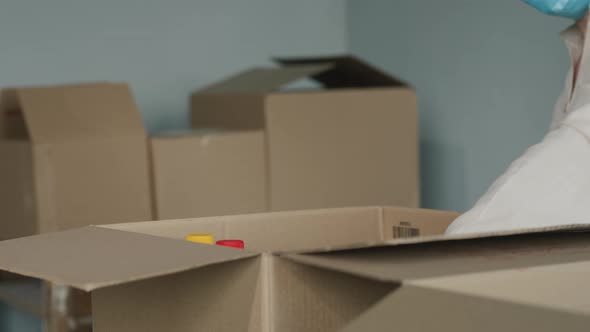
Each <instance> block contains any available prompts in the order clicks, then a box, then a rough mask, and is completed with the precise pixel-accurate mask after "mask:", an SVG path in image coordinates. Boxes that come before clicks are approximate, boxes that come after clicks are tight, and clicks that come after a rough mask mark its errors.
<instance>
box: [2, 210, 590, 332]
mask: <svg viewBox="0 0 590 332" xmlns="http://www.w3.org/2000/svg"><path fill="white" fill-rule="evenodd" d="M455 217H456V215H455V214H453V213H445V212H437V211H428V210H412V209H400V208H349V209H335V210H317V211H304V212H285V213H271V214H258V215H246V216H232V217H216V218H202V219H192V220H191V219H189V220H177V221H159V222H145V223H135V224H133V223H131V224H119V225H105V226H100V227H93V226H91V227H86V228H81V229H76V230H70V231H66V232H61V233H51V234H45V235H39V236H35V237H30V238H22V239H17V240H10V241H5V242H0V268H2V269H4V270H8V271H11V272H15V273H19V274H23V275H28V276H33V277H37V278H42V279H46V280H49V281H52V282H56V283H62V284H67V285H71V286H73V287H77V288H80V289H83V290H86V291H89V292H92V301H93V314H94V329H95V331H99V332H101V331H230V330H231V331H236V330H238V331H244V330H248V331H337V330H340V329H342V328H345V329H346V331H363V332H365V331H392V330H394V331H395V330H399V331H441V330H451V331H459V332H467V331H490V332H491V331H498V330H504V331H531V332H532V331H535V332H537V331H547V332H549V331H558V330H563V331H587V328H588V324H589V323H590V309H589V308H590V290H588V288H587V287H585V283H586V280H587V279H588V277H590V233H589V232H586V230H588V229H589V227H590V225H577V226H563V227H556V228H545V229H537V230H526V231H523V232H520V233H518V232H512V233H504V234H485V235H474V236H462V237H445V236H441V235H436V234H441V233H442V232H443V230H444V229H445V228H446V226H447V225H448V224H449V223H450V222H451V221H452V220H453V219H454V218H455ZM192 232H208V233H212V234H213V235H215V237H216V238H218V239H223V238H226V239H227V238H241V239H243V240H245V241H246V243H247V247H248V249H249V250H248V251H242V250H235V249H230V248H225V247H216V246H208V245H201V244H194V243H188V242H186V241H184V240H183V238H184V236H185V235H186V234H187V233H192ZM415 235H424V236H423V237H418V238H407V237H408V236H410V237H411V236H415ZM395 237H401V238H395Z"/></svg>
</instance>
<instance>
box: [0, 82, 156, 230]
mask: <svg viewBox="0 0 590 332" xmlns="http://www.w3.org/2000/svg"><path fill="white" fill-rule="evenodd" d="M147 153H148V152H147V138H146V133H145V130H144V127H143V123H142V120H141V117H140V115H139V112H138V110H137V107H136V105H135V102H134V100H133V97H132V95H131V91H130V90H129V88H128V87H127V86H126V85H124V84H108V83H101V84H83V85H67V86H47V87H31V88H13V89H5V90H2V91H1V92H0V160H2V162H0V183H2V185H1V186H0V239H11V238H15V237H22V236H28V235H33V234H37V233H45V232H51V231H58V230H64V229H68V228H73V227H79V226H85V225H91V224H101V223H114V222H122V221H139V220H148V219H151V218H152V213H151V199H150V183H149V171H148V154H147Z"/></svg>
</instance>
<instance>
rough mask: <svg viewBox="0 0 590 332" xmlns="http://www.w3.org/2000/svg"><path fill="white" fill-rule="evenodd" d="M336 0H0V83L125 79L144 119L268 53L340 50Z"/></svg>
mask: <svg viewBox="0 0 590 332" xmlns="http://www.w3.org/2000/svg"><path fill="white" fill-rule="evenodd" d="M345 24H346V3H345V0H321V1H318V0H296V1H292V0H167V1H162V0H100V1H88V0H83V1H74V0H51V1H42V0H2V1H1V3H0V49H1V50H2V51H1V52H0V54H1V55H0V86H7V85H28V84H45V83H48V84H51V83H56V82H72V81H74V82H75V81H96V80H117V81H126V82H130V83H131V84H132V86H133V88H134V90H135V92H136V96H137V99H138V102H139V105H140V108H141V111H142V113H143V114H144V117H145V120H146V123H147V125H148V127H149V128H150V129H151V130H152V131H154V130H158V129H162V128H182V127H185V126H186V125H187V121H186V118H187V103H188V95H189V93H190V92H191V91H192V90H194V89H195V88H198V87H201V86H202V85H203V84H207V83H211V82H212V81H213V80H217V79H220V78H222V77H223V76H225V75H228V74H231V73H234V72H236V71H238V70H243V69H245V68H246V67H248V66H251V65H255V64H266V61H267V60H268V59H269V57H270V56H273V55H274V56H276V55H305V54H321V53H329V54H333V53H341V52H344V51H345V50H346V48H347V47H346V28H345Z"/></svg>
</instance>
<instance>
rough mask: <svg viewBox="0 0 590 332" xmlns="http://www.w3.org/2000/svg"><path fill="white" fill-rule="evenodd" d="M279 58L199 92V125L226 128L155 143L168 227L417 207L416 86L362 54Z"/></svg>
mask: <svg viewBox="0 0 590 332" xmlns="http://www.w3.org/2000/svg"><path fill="white" fill-rule="evenodd" d="M279 62H280V63H281V64H282V66H281V67H277V68H252V69H249V70H246V71H244V72H241V73H238V74H236V75H234V76H232V77H229V78H227V79H225V80H223V81H221V82H218V83H215V84H213V85H211V86H209V87H207V88H205V89H203V90H199V91H196V92H195V93H194V94H193V95H192V97H191V117H192V126H193V128H194V129H196V130H201V131H202V130H204V129H205V130H210V129H217V130H219V131H218V132H215V131H213V132H211V131H209V132H208V133H206V134H201V135H190V134H189V135H185V136H176V137H170V136H166V137H155V138H153V139H152V146H153V156H152V157H153V160H154V161H153V164H154V165H155V167H154V177H155V183H156V185H155V192H156V197H157V199H156V201H157V205H158V207H157V210H158V219H173V218H185V217H200V216H209V215H224V214H230V213H231V214H233V213H235V212H236V211H237V212H241V213H251V212H265V211H285V210H302V209H317V208H336V207H350V206H368V205H394V206H405V207H418V206H419V200H420V199H419V188H420V185H419V175H418V171H419V168H420V167H419V161H418V111H417V107H418V106H417V98H416V93H415V91H414V89H413V88H412V87H410V86H408V85H407V84H405V83H403V82H401V81H400V80H398V79H396V78H394V77H392V76H390V75H388V74H386V73H384V72H383V71H380V70H378V69H376V68H374V67H373V66H371V65H369V64H367V63H365V62H363V61H361V60H359V59H357V58H354V57H349V56H338V57H320V58H304V59H301V58H297V59H281V60H279ZM306 78H310V79H312V80H314V81H315V82H317V83H318V85H320V88H319V89H311V90H310V89H307V90H289V91H284V90H283V89H282V88H283V87H284V86H285V85H289V83H292V82H296V81H298V80H301V79H306ZM210 165H214V166H213V167H212V166H210ZM191 178H192V179H195V180H194V181H190V180H189V181H187V179H191ZM196 181H199V182H196ZM214 181H215V182H214ZM228 198H229V199H228Z"/></svg>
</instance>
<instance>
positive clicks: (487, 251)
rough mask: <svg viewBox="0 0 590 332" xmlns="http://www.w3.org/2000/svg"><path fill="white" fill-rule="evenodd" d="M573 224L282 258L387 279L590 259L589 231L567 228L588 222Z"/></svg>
mask: <svg viewBox="0 0 590 332" xmlns="http://www.w3.org/2000/svg"><path fill="white" fill-rule="evenodd" d="M572 227H573V226H569V227H562V228H549V229H539V230H537V232H534V231H533V230H528V232H529V233H523V232H524V231H523V232H521V233H505V234H501V235H499V234H492V235H489V234H488V235H472V236H471V237H467V236H462V237H450V236H447V237H445V236H439V237H426V238H416V239H403V240H396V241H389V242H388V243H386V244H377V245H376V246H373V247H370V246H367V247H365V248H358V249H350V248H349V249H340V250H336V249H333V250H332V251H327V252H323V253H316V254H304V255H301V254H299V255H293V254H289V255H285V256H284V257H286V258H288V259H292V260H294V261H297V262H299V263H302V264H308V265H311V266H316V267H321V268H327V269H331V270H336V271H340V272H344V273H349V274H353V275H358V276H362V277H366V278H371V279H375V280H379V281H390V282H401V281H405V280H417V279H425V278H436V277H443V276H451V275H459V274H465V273H480V272H486V271H493V270H510V269H518V268H528V267H533V266H544V265H552V264H560V263H566V262H582V261H590V232H571V230H572V229H577V230H584V229H585V230H587V226H584V225H578V226H577V227H578V228H572ZM584 227H586V228H584Z"/></svg>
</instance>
